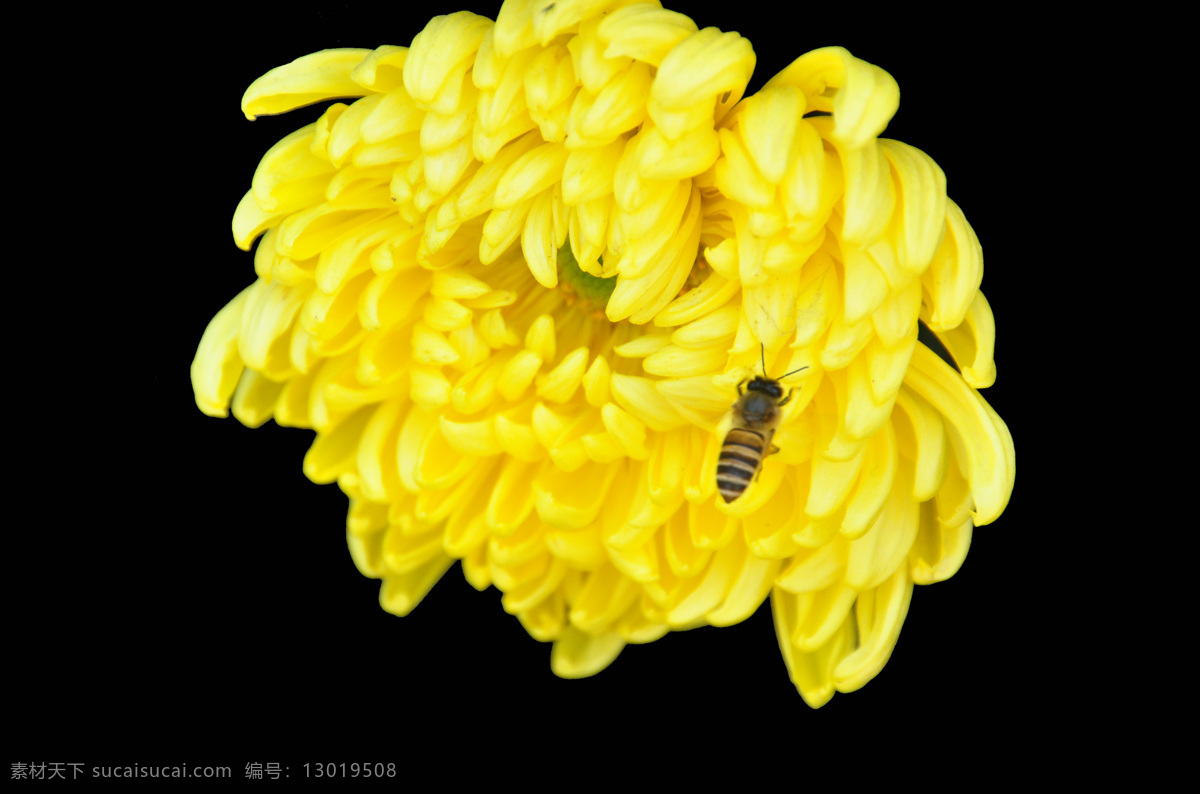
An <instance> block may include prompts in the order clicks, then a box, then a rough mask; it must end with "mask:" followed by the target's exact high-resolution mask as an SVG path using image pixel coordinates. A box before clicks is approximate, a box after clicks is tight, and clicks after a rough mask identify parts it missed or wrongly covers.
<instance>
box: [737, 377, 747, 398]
mask: <svg viewBox="0 0 1200 794" xmlns="http://www.w3.org/2000/svg"><path fill="white" fill-rule="evenodd" d="M748 380H750V379H749V378H743V379H742V382H741V383H739V384H738V397H741V396H742V387H743V386H745V385H746V381H748Z"/></svg>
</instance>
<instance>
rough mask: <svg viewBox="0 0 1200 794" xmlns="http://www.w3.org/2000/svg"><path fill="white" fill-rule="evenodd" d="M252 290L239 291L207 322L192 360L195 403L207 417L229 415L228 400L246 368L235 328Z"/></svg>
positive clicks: (250, 287)
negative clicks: (239, 350)
mask: <svg viewBox="0 0 1200 794" xmlns="http://www.w3.org/2000/svg"><path fill="white" fill-rule="evenodd" d="M255 283H258V282H255ZM254 289H255V287H254V285H253V284H252V285H251V286H249V287H247V288H246V289H244V290H242V291H241V292H239V293H238V295H237V297H236V298H234V299H233V300H231V301H230V302H229V303H227V304H226V305H225V308H223V309H221V311H219V312H217V314H216V316H215V317H213V318H212V320H210V321H209V323H208V327H207V328H205V329H204V336H202V337H201V338H200V345H199V346H198V347H197V348H196V356H195V358H193V359H192V369H191V377H192V391H193V393H194V394H195V396H196V406H197V407H198V408H199V409H200V410H201V411H203V412H204V413H206V414H208V415H209V416H221V417H224V416H228V415H229V400H230V399H231V398H232V396H233V391H234V389H236V388H237V384H238V379H239V378H240V377H241V374H242V370H243V369H244V368H245V365H244V364H243V363H242V359H241V357H240V356H239V355H238V327H239V326H240V325H241V322H242V312H243V309H244V308H245V305H246V302H247V300H248V299H249V297H250V294H251V292H252V291H253V290H254Z"/></svg>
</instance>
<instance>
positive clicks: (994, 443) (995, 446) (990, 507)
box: [905, 345, 1015, 526]
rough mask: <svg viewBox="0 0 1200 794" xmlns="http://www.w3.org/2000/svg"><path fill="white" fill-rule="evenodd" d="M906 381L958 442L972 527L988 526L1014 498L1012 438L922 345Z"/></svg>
mask: <svg viewBox="0 0 1200 794" xmlns="http://www.w3.org/2000/svg"><path fill="white" fill-rule="evenodd" d="M912 362H913V363H912V368H911V369H910V370H909V373H908V375H907V376H906V377H905V383H907V384H909V385H910V386H911V387H912V389H913V390H914V391H915V392H916V393H917V394H919V395H921V397H923V398H924V399H925V400H927V401H928V402H929V404H930V405H932V406H933V407H934V408H936V409H937V410H938V411H939V412H940V413H941V414H942V416H944V417H945V418H946V422H947V423H948V424H949V425H950V427H952V428H953V429H954V431H955V432H956V433H957V436H958V438H960V439H961V440H962V446H963V453H964V454H965V456H966V463H967V469H968V472H969V478H970V482H971V491H972V493H973V494H974V496H975V512H974V516H975V524H976V526H982V525H984V524H990V523H991V522H992V521H994V520H995V519H996V517H997V516H999V515H1000V513H1001V511H1003V510H1004V507H1005V505H1007V504H1008V499H1009V496H1011V495H1012V489H1013V480H1014V476H1015V475H1014V471H1013V452H1012V450H1013V445H1012V436H1011V435H1010V434H1009V432H1008V428H1007V427H1006V426H1005V425H1004V423H1003V422H1001V421H999V417H998V416H996V415H995V412H994V411H991V408H990V406H988V405H987V403H986V402H985V401H984V400H983V398H982V397H980V396H979V393H978V392H976V391H975V390H974V389H972V388H971V387H969V386H967V384H966V383H964V382H963V380H962V378H961V376H959V374H958V373H957V372H955V371H954V370H953V369H951V368H950V367H949V366H948V365H947V364H946V363H945V362H944V361H942V360H941V359H940V358H938V357H937V355H936V354H934V353H933V352H932V351H930V350H929V348H927V347H925V346H924V345H917V349H916V350H915V351H914V352H913V359H912Z"/></svg>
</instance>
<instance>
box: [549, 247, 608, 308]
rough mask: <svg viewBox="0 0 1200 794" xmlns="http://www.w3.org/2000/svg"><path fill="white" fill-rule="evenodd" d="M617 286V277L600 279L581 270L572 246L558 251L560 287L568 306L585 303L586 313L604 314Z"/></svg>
mask: <svg viewBox="0 0 1200 794" xmlns="http://www.w3.org/2000/svg"><path fill="white" fill-rule="evenodd" d="M616 286H617V277H616V276H615V275H614V276H612V277H610V278H600V277H599V276H593V275H592V274H591V273H587V272H584V271H583V270H581V269H580V267H579V263H578V262H576V261H575V254H574V253H572V252H571V246H570V245H564V246H563V247H562V248H560V249H558V287H559V289H561V290H562V291H563V294H564V298H563V300H564V301H565V302H566V304H567V305H568V306H573V305H575V304H576V303H577V302H580V303H583V304H584V306H582V307H581V308H583V309H584V310H585V311H598V312H599V313H600V314H601V315H603V314H604V307H605V306H606V305H608V299H609V297H610V296H611V295H612V292H613V290H614V289H615V288H616Z"/></svg>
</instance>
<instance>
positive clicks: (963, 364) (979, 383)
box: [938, 292, 996, 389]
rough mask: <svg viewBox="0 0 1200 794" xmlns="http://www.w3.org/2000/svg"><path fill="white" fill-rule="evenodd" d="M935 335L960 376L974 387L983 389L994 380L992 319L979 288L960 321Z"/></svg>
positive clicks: (993, 327) (994, 334) (993, 320)
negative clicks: (947, 352) (959, 372)
mask: <svg viewBox="0 0 1200 794" xmlns="http://www.w3.org/2000/svg"><path fill="white" fill-rule="evenodd" d="M938 339H940V340H941V342H942V344H944V345H945V346H946V349H947V350H949V351H950V355H951V356H952V357H953V358H954V361H955V362H956V363H957V364H958V365H959V367H960V368H961V370H962V376H963V380H965V381H966V382H967V385H969V386H971V387H972V388H974V389H986V388H987V387H988V386H991V385H992V384H993V383H995V382H996V362H995V360H993V358H992V353H993V351H994V350H995V347H996V319H995V317H993V316H992V307H991V306H990V305H989V304H988V302H987V298H985V297H983V293H982V292H977V293H975V300H973V301H971V308H970V309H968V310H967V316H966V317H965V318H964V319H963V323H962V325H960V326H958V327H957V328H951V329H949V330H947V331H940V332H938Z"/></svg>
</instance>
